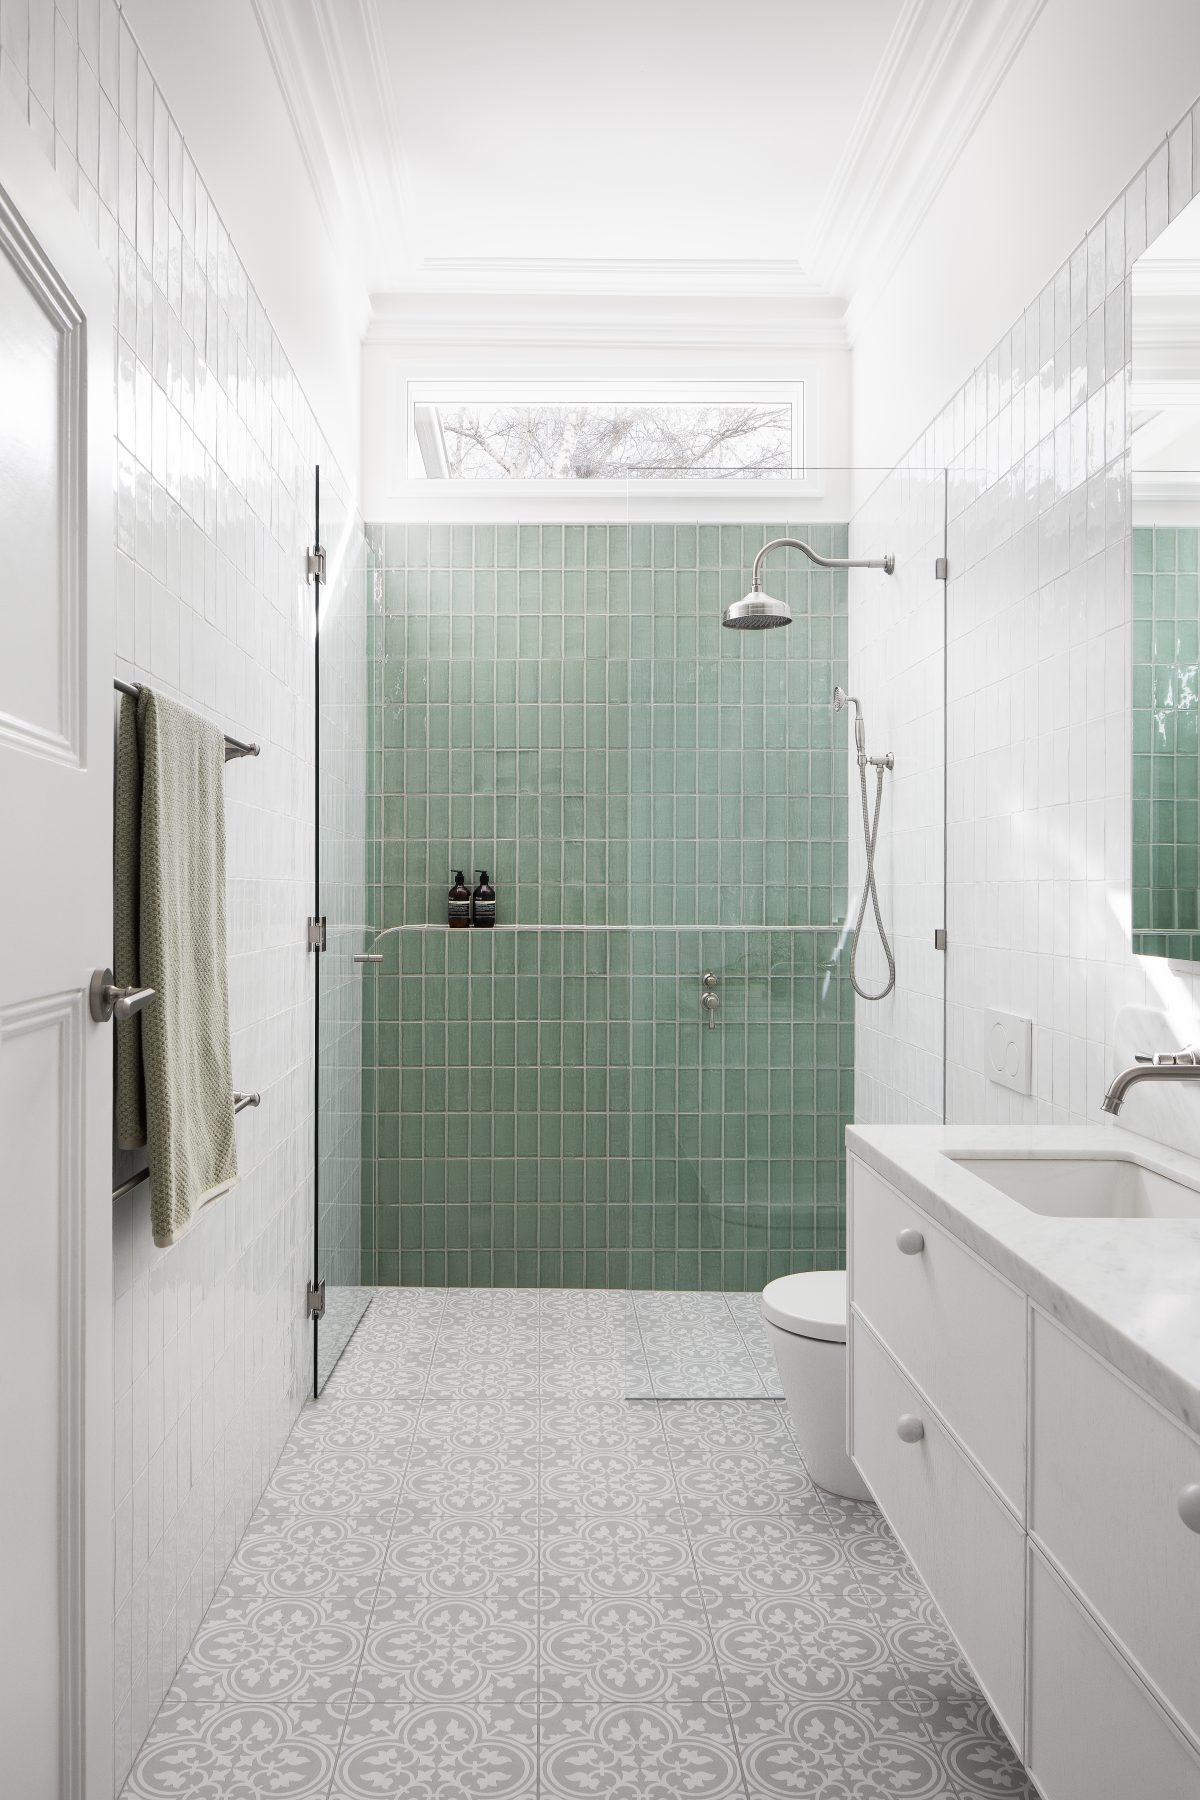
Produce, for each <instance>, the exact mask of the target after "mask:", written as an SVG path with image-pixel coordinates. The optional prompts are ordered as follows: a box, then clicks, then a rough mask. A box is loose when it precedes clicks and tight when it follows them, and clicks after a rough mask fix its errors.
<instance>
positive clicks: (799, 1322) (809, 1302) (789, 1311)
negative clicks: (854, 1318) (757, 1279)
mask: <svg viewBox="0 0 1200 1800" xmlns="http://www.w3.org/2000/svg"><path fill="white" fill-rule="evenodd" d="M846 1308H847V1300H846V1271H845V1269H810V1270H809V1271H808V1272H807V1273H805V1274H803V1275H781V1276H780V1277H779V1279H778V1281H768V1283H767V1285H766V1287H765V1288H764V1289H763V1296H762V1309H763V1318H764V1319H769V1320H770V1321H771V1324H772V1325H778V1326H779V1328H780V1330H781V1331H791V1332H794V1333H795V1335H796V1336H797V1337H808V1338H824V1339H825V1340H826V1342H827V1343H830V1344H844V1343H845V1341H846Z"/></svg>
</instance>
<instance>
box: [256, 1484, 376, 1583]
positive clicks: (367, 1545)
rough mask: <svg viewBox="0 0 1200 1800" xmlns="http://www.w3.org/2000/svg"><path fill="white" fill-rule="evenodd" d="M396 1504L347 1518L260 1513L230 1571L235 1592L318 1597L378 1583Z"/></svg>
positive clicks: (357, 1509)
mask: <svg viewBox="0 0 1200 1800" xmlns="http://www.w3.org/2000/svg"><path fill="white" fill-rule="evenodd" d="M395 1515H396V1502H395V1501H387V1502H385V1503H377V1504H375V1505H373V1506H367V1507H355V1508H353V1509H351V1510H350V1511H349V1512H347V1513H345V1514H343V1515H342V1516H341V1517H338V1516H334V1515H321V1516H318V1517H314V1516H313V1515H311V1514H304V1513H301V1514H298V1515H297V1514H293V1515H291V1516H290V1517H289V1515H288V1514H287V1513H286V1512H285V1511H284V1510H283V1509H282V1508H278V1509H273V1510H271V1511H264V1510H263V1509H262V1508H260V1509H259V1511H258V1512H257V1513H255V1515H254V1517H253V1519H252V1520H251V1521H250V1526H249V1528H248V1530H247V1532H246V1535H245V1537H244V1538H243V1539H242V1541H241V1543H240V1544H239V1545H238V1547H237V1550H236V1551H235V1552H234V1555H233V1558H232V1560H231V1562H230V1564H229V1567H228V1569H227V1570H226V1572H225V1577H224V1581H223V1586H224V1587H226V1588H228V1589H229V1590H230V1591H231V1592H246V1591H252V1592H257V1593H261V1594H263V1595H279V1596H291V1597H294V1598H299V1597H301V1596H308V1597H311V1596H315V1595H318V1594H335V1593H338V1592H340V1591H344V1590H346V1589H353V1588H357V1587H359V1586H361V1585H362V1584H363V1583H364V1582H365V1581H366V1580H368V1579H373V1580H378V1578H379V1573H380V1571H381V1570H382V1568H383V1561H384V1557H385V1555H386V1553H387V1546H388V1539H389V1536H390V1535H391V1530H392V1525H393V1521H394V1519H395Z"/></svg>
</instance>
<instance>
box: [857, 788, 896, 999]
mask: <svg viewBox="0 0 1200 1800" xmlns="http://www.w3.org/2000/svg"><path fill="white" fill-rule="evenodd" d="M883 777H884V763H883V761H882V759H880V760H879V761H878V762H876V764H875V815H874V817H873V818H872V817H871V809H870V806H869V804H868V802H867V758H866V757H865V756H861V755H860V757H859V759H858V785H859V787H860V789H861V791H862V818H863V843H864V845H865V847H866V852H867V872H866V877H865V879H864V881H863V890H862V898H861V899H860V900H859V903H858V918H857V919H856V920H855V922H854V937H853V939H852V941H851V944H850V981H851V985H852V986H853V988H854V991H855V993H856V994H857V995H859V997H860V998H861V999H863V1000H886V999H887V997H888V995H889V994H890V993H891V991H892V989H893V988H894V987H895V985H896V959H895V957H894V956H893V955H892V946H891V945H890V944H889V942H888V934H887V932H886V931H885V930H884V928H883V914H882V913H881V912H880V910H879V894H878V892H877V890H876V887H875V840H876V839H877V838H878V836H879V814H880V811H881V810H882V807H883ZM868 895H870V898H871V905H872V907H873V908H874V910H875V924H876V927H877V929H878V931H879V942H880V943H881V944H882V945H883V954H884V955H885V956H886V957H887V968H888V975H887V981H886V983H885V985H884V986H883V987H881V988H880V990H879V992H878V993H877V994H873V993H872V992H871V991H870V989H869V988H865V987H864V986H863V985H862V982H861V981H860V980H859V979H858V968H857V965H858V945H859V940H860V938H861V937H862V928H863V920H864V919H865V918H866V915H867V896H868Z"/></svg>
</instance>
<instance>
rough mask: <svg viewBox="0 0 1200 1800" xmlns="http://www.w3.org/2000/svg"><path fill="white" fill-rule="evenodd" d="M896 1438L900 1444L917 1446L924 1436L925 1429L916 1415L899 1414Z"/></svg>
mask: <svg viewBox="0 0 1200 1800" xmlns="http://www.w3.org/2000/svg"><path fill="white" fill-rule="evenodd" d="M896 1436H897V1437H898V1438H899V1439H900V1442H901V1443H902V1444H919V1443H920V1441H921V1439H922V1438H923V1437H924V1436H925V1427H924V1426H923V1425H922V1423H921V1421H920V1419H918V1417H917V1415H916V1413H901V1414H900V1417H899V1418H898V1419H897V1420H896Z"/></svg>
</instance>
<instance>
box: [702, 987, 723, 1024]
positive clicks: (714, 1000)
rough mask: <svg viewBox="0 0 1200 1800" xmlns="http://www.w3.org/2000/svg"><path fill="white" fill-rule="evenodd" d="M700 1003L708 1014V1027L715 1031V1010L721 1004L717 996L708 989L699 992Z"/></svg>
mask: <svg viewBox="0 0 1200 1800" xmlns="http://www.w3.org/2000/svg"><path fill="white" fill-rule="evenodd" d="M700 1004H701V1006H702V1007H703V1008H704V1010H705V1012H706V1013H707V1014H708V1029H709V1030H710V1031H715V1030H716V1028H717V1020H716V1011H717V1008H718V1006H720V1004H721V1002H720V1000H719V998H718V997H717V995H716V994H714V993H713V992H712V991H711V990H708V991H706V992H705V993H703V994H701V996H700Z"/></svg>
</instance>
